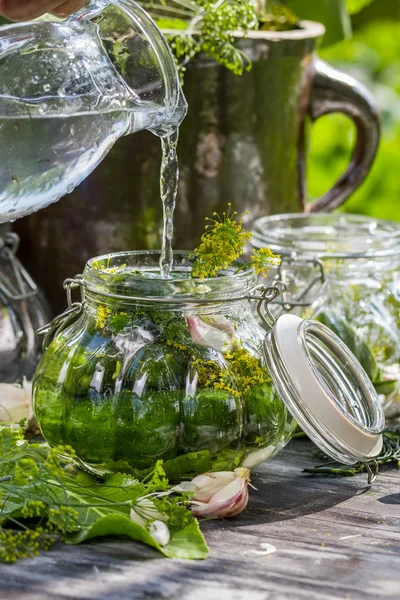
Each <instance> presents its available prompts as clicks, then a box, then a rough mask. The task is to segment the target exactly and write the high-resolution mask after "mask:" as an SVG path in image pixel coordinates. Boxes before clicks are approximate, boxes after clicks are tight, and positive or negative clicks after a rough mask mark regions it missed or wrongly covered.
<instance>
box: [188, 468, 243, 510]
mask: <svg viewBox="0 0 400 600" xmlns="http://www.w3.org/2000/svg"><path fill="white" fill-rule="evenodd" d="M246 490H247V482H246V480H245V479H242V478H241V477H237V478H236V479H234V480H233V481H231V482H230V483H228V484H227V485H226V486H225V487H223V488H222V490H220V491H219V492H217V493H216V494H214V496H212V498H211V499H210V500H209V502H207V503H196V504H194V505H193V506H192V512H193V514H194V516H195V517H226V516H228V514H229V513H234V514H238V513H237V512H235V507H236V506H241V507H242V508H241V510H243V508H245V506H242V502H241V501H242V498H243V495H244V494H245V491H246ZM247 499H248V497H247ZM246 505H247V502H246Z"/></svg>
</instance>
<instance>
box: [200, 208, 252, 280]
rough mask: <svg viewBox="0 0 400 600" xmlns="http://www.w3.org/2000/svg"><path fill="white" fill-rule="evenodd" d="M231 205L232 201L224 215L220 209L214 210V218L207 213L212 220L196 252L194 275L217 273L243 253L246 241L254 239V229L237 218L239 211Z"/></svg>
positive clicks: (212, 274) (210, 275)
mask: <svg viewBox="0 0 400 600" xmlns="http://www.w3.org/2000/svg"><path fill="white" fill-rule="evenodd" d="M231 208H232V205H231V204H230V203H229V204H228V210H227V211H226V212H225V211H224V212H223V213H222V217H220V216H219V215H218V213H213V216H214V217H215V218H214V219H210V218H209V217H206V221H209V222H210V224H208V225H206V230H205V232H204V233H203V235H202V236H201V241H200V245H199V247H198V248H196V249H195V250H194V252H193V256H194V258H195V261H194V263H193V269H192V277H199V278H201V279H203V278H205V277H215V276H216V275H217V273H218V272H219V271H223V270H224V269H227V268H228V267H229V266H230V265H232V264H233V263H234V262H235V261H236V260H237V259H238V258H239V257H240V256H241V255H242V254H243V252H244V249H245V246H246V243H247V242H248V241H250V240H251V233H250V232H248V231H245V229H244V228H243V221H242V220H237V212H236V211H234V212H231ZM243 216H244V215H243Z"/></svg>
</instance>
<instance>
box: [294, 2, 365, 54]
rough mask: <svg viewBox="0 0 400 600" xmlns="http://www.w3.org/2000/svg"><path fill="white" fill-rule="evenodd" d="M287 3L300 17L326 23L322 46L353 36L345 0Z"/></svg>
mask: <svg viewBox="0 0 400 600" xmlns="http://www.w3.org/2000/svg"><path fill="white" fill-rule="evenodd" d="M360 1H361V0H360ZM285 4H286V5H287V6H288V7H289V8H290V9H291V10H292V11H293V12H294V13H295V14H296V15H297V16H298V17H299V19H302V20H305V19H306V20H309V21H318V22H319V23H323V25H325V28H326V33H325V36H324V39H323V41H322V46H329V45H330V44H335V43H336V42H340V41H341V40H344V39H346V38H349V37H351V21H350V16H349V13H348V11H347V8H346V3H345V0H285Z"/></svg>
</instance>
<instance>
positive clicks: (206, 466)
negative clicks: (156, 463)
mask: <svg viewBox="0 0 400 600" xmlns="http://www.w3.org/2000/svg"><path fill="white" fill-rule="evenodd" d="M163 468H164V471H165V473H166V475H167V477H168V479H173V480H181V479H182V478H183V477H191V476H195V475H198V474H199V473H207V471H211V470H212V468H213V465H212V462H211V453H210V451H209V450H200V451H198V452H188V453H187V454H182V455H181V456H177V457H176V458H173V459H171V460H167V461H165V463H164V464H163Z"/></svg>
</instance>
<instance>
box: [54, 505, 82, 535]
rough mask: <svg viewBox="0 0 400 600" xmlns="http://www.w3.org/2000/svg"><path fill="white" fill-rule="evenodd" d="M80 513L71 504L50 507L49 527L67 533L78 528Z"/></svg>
mask: <svg viewBox="0 0 400 600" xmlns="http://www.w3.org/2000/svg"><path fill="white" fill-rule="evenodd" d="M78 519H79V513H78V511H76V510H74V509H73V508H71V507H70V506H60V507H59V508H50V510H49V521H48V527H49V529H50V530H51V531H55V532H57V531H58V532H61V533H67V532H72V531H76V529H78Z"/></svg>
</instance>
